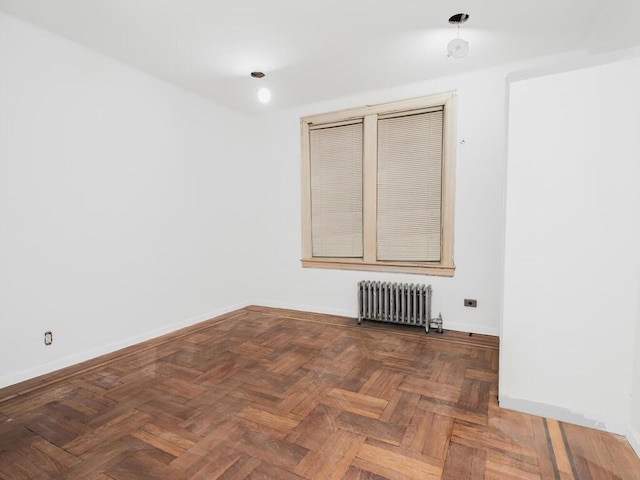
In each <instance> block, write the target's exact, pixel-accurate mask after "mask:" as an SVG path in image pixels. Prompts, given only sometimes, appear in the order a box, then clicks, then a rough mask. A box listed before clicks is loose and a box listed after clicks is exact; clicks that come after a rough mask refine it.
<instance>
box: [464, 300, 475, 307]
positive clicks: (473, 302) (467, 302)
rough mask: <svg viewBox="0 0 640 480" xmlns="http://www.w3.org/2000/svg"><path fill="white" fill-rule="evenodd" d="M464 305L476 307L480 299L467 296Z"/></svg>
mask: <svg viewBox="0 0 640 480" xmlns="http://www.w3.org/2000/svg"><path fill="white" fill-rule="evenodd" d="M464 306H465V307H473V308H476V307H477V306H478V301H477V300H476V299H474V298H465V299H464Z"/></svg>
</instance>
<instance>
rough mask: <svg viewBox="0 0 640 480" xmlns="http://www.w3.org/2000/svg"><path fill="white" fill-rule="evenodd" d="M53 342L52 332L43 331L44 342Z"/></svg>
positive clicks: (46, 343) (48, 343) (47, 343)
mask: <svg viewBox="0 0 640 480" xmlns="http://www.w3.org/2000/svg"><path fill="white" fill-rule="evenodd" d="M52 343H53V333H51V332H44V344H45V345H51V344H52Z"/></svg>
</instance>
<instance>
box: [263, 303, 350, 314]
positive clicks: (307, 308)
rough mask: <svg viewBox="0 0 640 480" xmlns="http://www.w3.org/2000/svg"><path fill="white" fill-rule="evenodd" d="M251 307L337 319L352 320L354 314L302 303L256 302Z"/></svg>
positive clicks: (338, 309)
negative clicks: (347, 318) (299, 312)
mask: <svg viewBox="0 0 640 480" xmlns="http://www.w3.org/2000/svg"><path fill="white" fill-rule="evenodd" d="M252 305H259V306H261V307H269V308H282V309H285V310H299V311H301V312H309V313H322V314H325V315H336V316H338V317H350V318H354V312H353V311H351V310H345V309H340V308H326V307H318V306H314V305H305V304H302V303H287V302H271V301H261V300H256V301H254V302H253V303H252Z"/></svg>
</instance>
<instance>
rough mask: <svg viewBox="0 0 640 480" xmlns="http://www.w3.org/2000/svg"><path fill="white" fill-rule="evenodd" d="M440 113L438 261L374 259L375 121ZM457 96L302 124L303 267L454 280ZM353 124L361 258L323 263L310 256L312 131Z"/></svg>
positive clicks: (388, 105) (446, 95)
mask: <svg viewBox="0 0 640 480" xmlns="http://www.w3.org/2000/svg"><path fill="white" fill-rule="evenodd" d="M436 107H442V108H443V109H444V123H443V162H442V217H441V232H442V243H441V255H440V261H439V262H398V261H380V260H377V252H376V235H377V233H376V215H377V211H376V210H377V199H376V195H377V148H378V145H377V141H378V138H377V128H378V118H379V117H384V116H389V115H394V114H398V115H400V114H405V113H407V114H408V113H419V112H421V111H428V110H429V109H432V108H436ZM455 116H456V95H455V92H446V93H442V94H437V95H430V96H427V97H420V98H413V99H409V100H402V101H398V102H391V103H384V104H379V105H368V106H364V107H359V108H353V109H348V110H342V111H337V112H330V113H324V114H319V115H310V116H306V117H303V118H301V119H300V126H301V140H302V141H301V147H302V152H301V154H302V168H301V171H302V184H301V190H302V259H301V262H302V266H303V267H307V268H330V269H338V270H365V271H386V272H398V273H415V274H424V275H435V276H443V277H453V274H454V271H455V265H454V262H453V241H454V236H453V225H454V199H455V158H456V142H455V138H456V135H455V123H456V122H455ZM357 119H362V120H363V122H364V143H363V209H364V211H363V242H364V249H363V250H364V255H363V258H361V259H360V258H327V257H313V256H312V235H311V158H310V150H309V132H310V130H311V129H312V128H313V127H314V126H321V125H327V124H340V123H343V122H345V123H348V122H352V121H354V120H357Z"/></svg>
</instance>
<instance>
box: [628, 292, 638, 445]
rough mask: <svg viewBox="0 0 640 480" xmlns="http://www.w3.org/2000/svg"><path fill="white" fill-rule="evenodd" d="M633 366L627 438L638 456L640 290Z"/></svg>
mask: <svg viewBox="0 0 640 480" xmlns="http://www.w3.org/2000/svg"><path fill="white" fill-rule="evenodd" d="M634 350H635V365H634V369H633V390H632V392H631V424H630V426H629V429H628V431H627V438H628V439H629V442H630V443H631V445H632V446H633V448H634V450H635V451H636V453H637V454H638V456H640V290H638V314H637V315H636V339H635V347H634Z"/></svg>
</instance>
